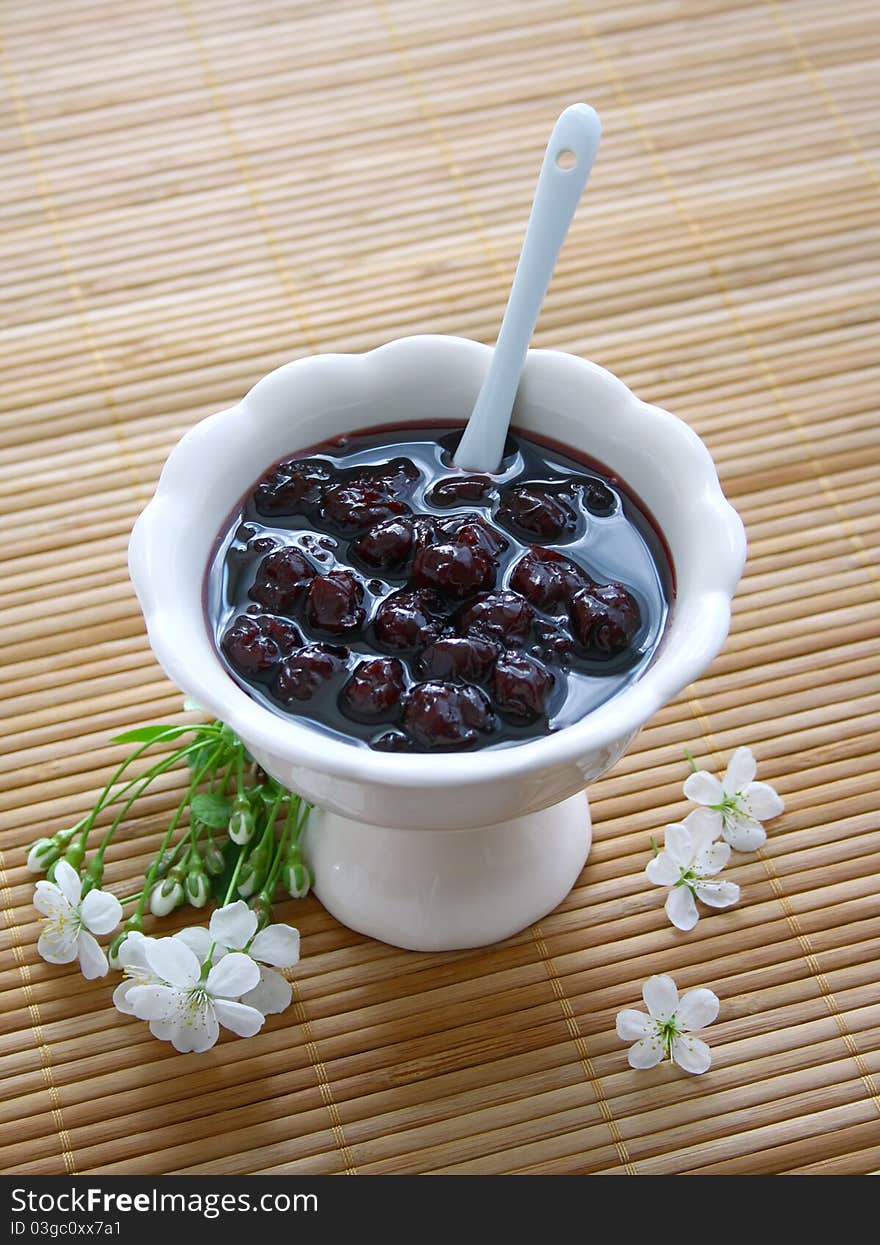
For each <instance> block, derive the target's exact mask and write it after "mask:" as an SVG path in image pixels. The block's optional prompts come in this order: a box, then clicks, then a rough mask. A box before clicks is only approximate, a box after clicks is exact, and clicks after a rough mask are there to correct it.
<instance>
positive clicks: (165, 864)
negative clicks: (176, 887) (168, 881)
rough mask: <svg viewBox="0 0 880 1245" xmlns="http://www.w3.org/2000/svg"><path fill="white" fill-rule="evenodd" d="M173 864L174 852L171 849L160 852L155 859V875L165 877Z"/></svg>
mask: <svg viewBox="0 0 880 1245" xmlns="http://www.w3.org/2000/svg"><path fill="white" fill-rule="evenodd" d="M173 865H174V852H173V851H170V852H162V854H161V856H159V858H158V860H157V861H156V877H157V878H164V877H167V875H168V873H169V872H170V871H171V868H172V866H173Z"/></svg>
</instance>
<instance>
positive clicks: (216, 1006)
mask: <svg viewBox="0 0 880 1245" xmlns="http://www.w3.org/2000/svg"><path fill="white" fill-rule="evenodd" d="M141 945H142V947H143V955H144V960H145V962H146V967H147V969H148V970H149V971H150V972H151V973H152V976H153V981H150V982H147V983H146V984H143V985H133V986H132V987H130V989H129V990H128V991H127V993H126V997H125V1000H124V1002H125V1004H126V1005H127V1006H128V1007H130V1008H131V1011H132V1012H133V1013H134V1015H135V1016H137V1017H138V1019H139V1020H148V1021H149V1022H150V1032H151V1033H152V1034H153V1036H154V1037H157V1038H159V1039H160V1041H163V1042H170V1043H171V1044H172V1046H173V1047H174V1049H175V1050H178V1051H180V1052H181V1053H184V1052H187V1051H206V1050H210V1048H211V1047H212V1046H213V1045H214V1043H215V1042H216V1041H217V1038H218V1037H219V1036H220V1025H223V1026H224V1028H226V1029H231V1030H232V1032H233V1033H237V1034H238V1036H239V1037H253V1035H254V1034H255V1033H257V1032H258V1031H259V1029H260V1027H261V1026H262V1024H263V1016H262V1013H261V1012H258V1011H257V1009H256V1008H255V1007H248V1006H247V1005H246V1004H244V1003H241V1002H239V1001H238V1000H239V999H240V998H241V997H242V995H245V994H247V993H248V992H249V991H250V990H253V989H254V987H255V986H256V985H257V982H258V981H259V978H260V971H259V969H258V968H257V965H256V964H255V963H254V961H253V960H252V959H251V958H250V956H248V955H241V954H240V953H237V952H236V953H232V954H230V955H226V956H224V957H223V959H222V960H221V961H220V962H219V963H218V964H215V965H214V966H213V968H211V970H210V971H209V972H208V974H207V976H203V975H202V965H201V963H200V962H199V959H198V957H197V956H196V955H195V954H194V953H193V952H192V951H191V950H190V948H189V947H188V946H187V945H186V943H184V942H183V941H182V940H180V939H178V938H147V939H144V941H143V943H142V944H141Z"/></svg>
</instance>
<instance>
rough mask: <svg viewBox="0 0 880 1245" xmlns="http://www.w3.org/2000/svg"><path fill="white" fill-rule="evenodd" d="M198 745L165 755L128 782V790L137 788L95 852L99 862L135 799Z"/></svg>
mask: <svg viewBox="0 0 880 1245" xmlns="http://www.w3.org/2000/svg"><path fill="white" fill-rule="evenodd" d="M197 746H198V745H194V744H192V745H190V747H189V748H184V749H182V750H181V751H179V752H174V753H172V754H171V756H167V757H165V759H164V760H163V761H161V762H160V763H159V764H158V765H155V766H153V767H152V770H151V771H148V772H147V773H146V774H142V775H141V777H140V778H139V779H137V778H136V779H133V780H132V782H130V783H129V784H128V787H127V790H130V789H131V788H132V787H133V786H137V790H136V791H135V792H134V794H133V795H131V796H129V798H128V799H127V800H126V802H125V803H124V804H123V806H122V808H121V809H120V810H119V812H118V813H117V814H116V817H115V818H114V819H113V822H112V824H111V825H110V826H109V827H108V829H107V831H106V833H105V835H104V837H103V839H102V840H101V842H100V843H99V845H98V850H97V851H96V852H95V860H96V862H97V863H98V864H102V863H103V860H104V853H105V852H106V850H107V848H108V847H109V846H110V843H111V840H112V839H113V836H114V834H115V833H116V831H117V830H118V829H119V827H120V825H121V824H122V821H123V818H124V817H125V814H126V813H127V812H128V810H129V809H130V808H131V806H132V804H134V802H135V800H136V799H138V797H139V796H141V795H143V793H144V792H145V791H146V789H147V787H148V786H149V785H150V783H151V782H152V781H153V779H154V778H158V777H159V775H160V774H162V773H164V772H165V770H169V769H171V767H172V766H173V765H176V764H177V762H178V761H179V760H180V759H181V757H182V756H184V755H185V754H186V753H187V752H191V751H192V750H193V748H194V747H197ZM138 784H140V785H138ZM120 795H121V793H120ZM117 798H119V797H117ZM108 802H109V801H108ZM105 807H106V805H105Z"/></svg>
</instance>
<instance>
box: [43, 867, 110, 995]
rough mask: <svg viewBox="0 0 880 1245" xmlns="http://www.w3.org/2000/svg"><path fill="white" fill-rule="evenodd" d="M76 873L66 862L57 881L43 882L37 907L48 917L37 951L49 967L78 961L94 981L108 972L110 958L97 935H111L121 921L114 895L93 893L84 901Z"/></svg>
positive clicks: (57, 868) (56, 869) (84, 973)
mask: <svg viewBox="0 0 880 1245" xmlns="http://www.w3.org/2000/svg"><path fill="white" fill-rule="evenodd" d="M81 895H82V882H81V881H80V876H79V874H78V873H77V871H76V870H75V869H74V868H73V866H72V865H70V864H69V863H68V862H67V861H66V860H59V862H58V864H57V865H56V866H55V881H54V882H47V881H45V880H44V881H40V882H38V883H37V885H36V889H35V891H34V907H35V908H36V909H37V911H38V912H42V913H43V915H44V916H45V917H46V921H45V923H44V925H43V932H42V933H41V934H40V938H39V941H38V943H37V950H38V951H39V953H40V955H41V956H42V957H43V959H44V960H48V961H49V963H50V964H71V963H72V962H73V961H74V960H76V959H78V960H79V965H80V968H81V969H82V974H83V976H84V977H87V978H88V979H89V980H91V979H92V978H93V977H103V976H104V974H105V973H106V972H107V957H106V955H105V954H104V951H103V949H102V948H101V947H100V946H99V945H98V943H97V942H96V940H95V939H94V937H93V935H94V934H109V933H110V931H111V930H114V929H115V928H116V926H117V925H118V924H119V921H120V919H121V918H122V905H121V904H120V902H119V900H118V899H117V898H116V896H115V895H109V894H108V893H107V892H106V891H99V890H91V891H89V892H88V894H87V895H86V896H85V897H84V898H82V899H81V898H80V896H81Z"/></svg>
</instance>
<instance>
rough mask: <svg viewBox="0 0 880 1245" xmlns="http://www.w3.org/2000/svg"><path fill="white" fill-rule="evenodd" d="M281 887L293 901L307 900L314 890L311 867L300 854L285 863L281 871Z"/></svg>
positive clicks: (289, 858)
mask: <svg viewBox="0 0 880 1245" xmlns="http://www.w3.org/2000/svg"><path fill="white" fill-rule="evenodd" d="M281 885H282V886H283V887H284V889H285V890H286V891H287V892H288V894H289V895H290V897H291V899H305V897H306V895H308V893H309V891H310V890H311V889H312V875H311V873H310V872H309V867H308V865H307V864H306V863H305V861H304V860H303V859H302V857H301V856H299V854H298V853H297V855H296V856H295V857H294V856H292V855H291V856H288V858H287V860H286V861H285V862H284V868H283V869H282V870H281Z"/></svg>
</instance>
